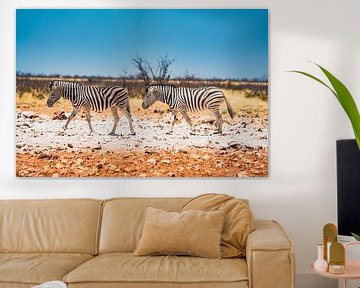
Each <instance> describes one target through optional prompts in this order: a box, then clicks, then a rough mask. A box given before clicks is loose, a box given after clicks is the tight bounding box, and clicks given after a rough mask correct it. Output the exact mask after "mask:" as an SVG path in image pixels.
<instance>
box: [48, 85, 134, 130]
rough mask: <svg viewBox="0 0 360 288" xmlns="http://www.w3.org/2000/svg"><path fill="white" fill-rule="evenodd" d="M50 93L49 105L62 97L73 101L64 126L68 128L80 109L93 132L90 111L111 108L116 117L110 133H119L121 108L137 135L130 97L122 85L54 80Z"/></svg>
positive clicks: (50, 86) (131, 128) (101, 110)
mask: <svg viewBox="0 0 360 288" xmlns="http://www.w3.org/2000/svg"><path fill="white" fill-rule="evenodd" d="M49 89H50V95H49V99H48V100H47V106H48V107H52V106H53V105H54V103H55V102H56V101H58V100H59V99H60V98H61V97H64V98H65V99H68V100H70V101H71V103H72V106H73V110H72V112H71V114H70V116H69V118H68V120H67V122H66V124H65V126H64V129H67V127H68V125H69V123H70V121H71V120H72V119H73V118H74V117H75V115H76V114H77V113H78V111H80V110H83V111H84V112H85V115H86V120H87V122H88V124H89V129H90V134H91V133H92V132H93V129H92V127H91V117H90V111H97V112H103V111H104V110H106V109H108V108H110V109H111V112H112V116H113V117H114V126H113V128H112V130H111V132H110V133H109V135H111V136H114V135H117V134H116V133H115V130H116V127H117V125H118V123H119V115H118V110H121V111H122V112H123V113H124V115H125V117H126V118H127V120H128V121H129V126H130V132H131V135H135V132H134V128H133V125H132V118H131V113H130V106H129V98H128V94H127V90H126V89H125V88H124V87H121V86H104V87H100V86H90V85H82V84H79V83H76V82H70V81H59V80H54V81H51V82H50V85H49Z"/></svg>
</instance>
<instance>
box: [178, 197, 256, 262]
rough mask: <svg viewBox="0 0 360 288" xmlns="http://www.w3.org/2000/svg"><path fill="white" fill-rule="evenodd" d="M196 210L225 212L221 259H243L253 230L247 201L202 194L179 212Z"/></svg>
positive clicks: (252, 219) (251, 216)
mask: <svg viewBox="0 0 360 288" xmlns="http://www.w3.org/2000/svg"><path fill="white" fill-rule="evenodd" d="M198 209H199V210H207V211H214V210H215V211H218V210H222V211H225V212H226V216H225V221H224V229H223V232H222V237H221V247H222V250H223V255H222V257H223V258H231V257H245V254H246V241H247V237H248V235H249V233H250V232H251V231H253V230H254V216H253V214H252V212H251V210H250V207H249V204H248V201H247V200H241V199H236V198H234V197H232V196H229V195H225V194H204V195H200V196H198V197H196V198H194V199H191V200H190V201H189V202H188V203H186V204H185V205H184V207H182V209H181V211H188V210H198Z"/></svg>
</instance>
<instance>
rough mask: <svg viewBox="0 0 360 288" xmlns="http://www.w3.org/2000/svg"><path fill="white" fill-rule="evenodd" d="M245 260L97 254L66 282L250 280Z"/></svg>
mask: <svg viewBox="0 0 360 288" xmlns="http://www.w3.org/2000/svg"><path fill="white" fill-rule="evenodd" d="M247 279H248V271H247V265H246V261H245V260H244V259H240V258H238V259H235V258H234V259H207V258H199V257H189V256H142V257H139V256H133V255H132V254H131V253H110V254H103V255H100V256H97V257H95V258H93V259H91V260H90V261H88V262H86V263H84V264H83V265H81V266H79V267H77V268H76V269H74V270H73V271H71V272H70V273H69V274H67V275H66V276H65V277H64V281H65V282H67V283H95V282H110V283H111V282H123V283H134V282H138V283H144V282H145V283H201V282H207V283H211V282H221V283H226V282H241V281H247Z"/></svg>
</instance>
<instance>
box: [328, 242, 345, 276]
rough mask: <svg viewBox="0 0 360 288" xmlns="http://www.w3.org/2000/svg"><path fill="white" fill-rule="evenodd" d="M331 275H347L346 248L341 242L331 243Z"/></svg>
mask: <svg viewBox="0 0 360 288" xmlns="http://www.w3.org/2000/svg"><path fill="white" fill-rule="evenodd" d="M329 273H331V274H343V273H345V248H344V245H342V244H341V243H339V242H333V243H331V247H330V261H329Z"/></svg>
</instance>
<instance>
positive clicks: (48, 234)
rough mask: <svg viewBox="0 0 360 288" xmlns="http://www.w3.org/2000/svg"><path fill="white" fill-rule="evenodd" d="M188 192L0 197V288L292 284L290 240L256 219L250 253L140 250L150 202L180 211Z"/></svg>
mask: <svg viewBox="0 0 360 288" xmlns="http://www.w3.org/2000/svg"><path fill="white" fill-rule="evenodd" d="M188 200H189V199H186V198H116V199H110V200H106V201H99V200H93V199H76V200H74V199H67V200H20V201H16V200H2V201H0V288H3V287H31V286H33V285H35V284H39V283H43V282H46V281H51V280H62V281H64V282H66V283H67V284H68V286H69V287H74V288H80V287H81V288H82V287H89V288H91V287H106V288H110V287H121V288H134V287H147V288H155V287H156V288H163V287H164V288H165V287H166V288H168V287H169V288H178V287H181V288H186V287H189V288H198V287H204V288H205V287H206V288H212V287H214V288H215V287H216V288H217V287H221V288H223V287H224V288H225V287H226V288H242V287H252V288H272V287H274V288H275V287H276V288H293V287H294V256H293V250H292V249H293V248H292V244H291V241H290V240H289V238H288V237H287V235H286V233H285V232H284V230H283V229H282V228H281V227H280V225H279V224H277V223H276V222H273V221H269V220H256V224H255V231H253V232H252V233H251V234H250V235H249V238H248V242H247V252H246V258H233V259H221V260H219V259H205V258H199V257H188V256H145V257H138V256H133V255H132V252H133V251H134V249H135V246H136V244H137V242H138V240H139V239H140V236H141V231H142V226H143V218H144V211H145V207H146V206H152V207H157V208H161V209H165V210H169V211H177V210H179V209H180V208H181V207H182V206H183V204H184V203H186V202H187V201H188Z"/></svg>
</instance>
